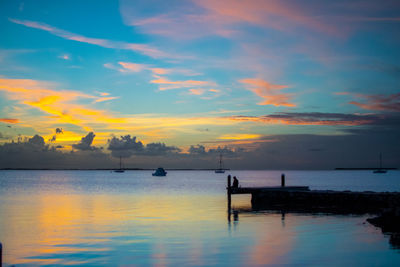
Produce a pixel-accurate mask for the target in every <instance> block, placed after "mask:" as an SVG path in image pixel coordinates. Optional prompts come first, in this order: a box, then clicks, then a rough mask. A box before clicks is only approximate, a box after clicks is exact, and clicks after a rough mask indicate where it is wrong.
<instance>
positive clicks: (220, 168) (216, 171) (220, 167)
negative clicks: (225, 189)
mask: <svg viewBox="0 0 400 267" xmlns="http://www.w3.org/2000/svg"><path fill="white" fill-rule="evenodd" d="M215 173H225V170H224V169H223V168H222V153H220V154H219V168H218V169H216V170H215Z"/></svg>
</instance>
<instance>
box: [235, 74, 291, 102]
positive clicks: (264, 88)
mask: <svg viewBox="0 0 400 267" xmlns="http://www.w3.org/2000/svg"><path fill="white" fill-rule="evenodd" d="M239 82H241V83H243V84H245V85H246V89H247V90H250V91H252V92H253V93H255V94H256V95H258V96H259V97H261V98H264V101H263V102H260V103H257V104H258V105H273V106H277V107H279V106H286V107H295V106H296V105H295V104H293V103H290V102H289V100H290V99H291V97H292V94H287V93H279V92H280V90H282V89H285V88H288V86H286V85H277V84H271V83H269V82H267V81H264V80H262V79H242V80H239Z"/></svg>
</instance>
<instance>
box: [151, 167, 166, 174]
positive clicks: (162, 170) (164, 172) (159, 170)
mask: <svg viewBox="0 0 400 267" xmlns="http://www.w3.org/2000/svg"><path fill="white" fill-rule="evenodd" d="M152 175H153V176H166V175H167V172H166V171H165V170H164V169H163V168H161V167H160V168H157V170H156V171H155V172H154V173H153V174H152Z"/></svg>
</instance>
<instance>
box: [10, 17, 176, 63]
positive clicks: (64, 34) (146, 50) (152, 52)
mask: <svg viewBox="0 0 400 267" xmlns="http://www.w3.org/2000/svg"><path fill="white" fill-rule="evenodd" d="M9 20H10V21H11V22H13V23H16V24H20V25H24V26H26V27H30V28H35V29H39V30H43V31H46V32H49V33H51V34H53V35H56V36H58V37H61V38H64V39H67V40H72V41H77V42H81V43H87V44H92V45H97V46H101V47H105V48H113V49H122V50H131V51H134V52H137V53H140V54H144V55H147V56H150V57H153V58H163V57H167V58H168V57H171V55H168V54H166V53H164V52H162V51H160V50H158V49H156V48H154V47H151V46H148V45H145V44H135V43H127V42H122V41H112V40H107V39H100V38H90V37H86V36H83V35H79V34H75V33H71V32H68V31H65V30H62V29H58V28H56V27H53V26H50V25H47V24H45V23H41V22H36V21H29V20H18V19H12V18H10V19H9Z"/></svg>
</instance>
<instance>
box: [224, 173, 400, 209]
mask: <svg viewBox="0 0 400 267" xmlns="http://www.w3.org/2000/svg"><path fill="white" fill-rule="evenodd" d="M235 194H251V205H252V209H253V210H260V209H266V210H278V211H285V212H290V211H293V212H311V213H313V212H323V213H337V214H364V213H379V212H381V211H382V210H384V209H388V208H397V207H400V193H399V192H372V191H364V192H354V191H334V190H310V188H309V187H308V186H286V185H285V175H284V174H282V176H281V186H274V187H237V188H234V187H232V185H231V177H230V176H228V177H227V197H228V215H230V212H231V203H232V195H235Z"/></svg>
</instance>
